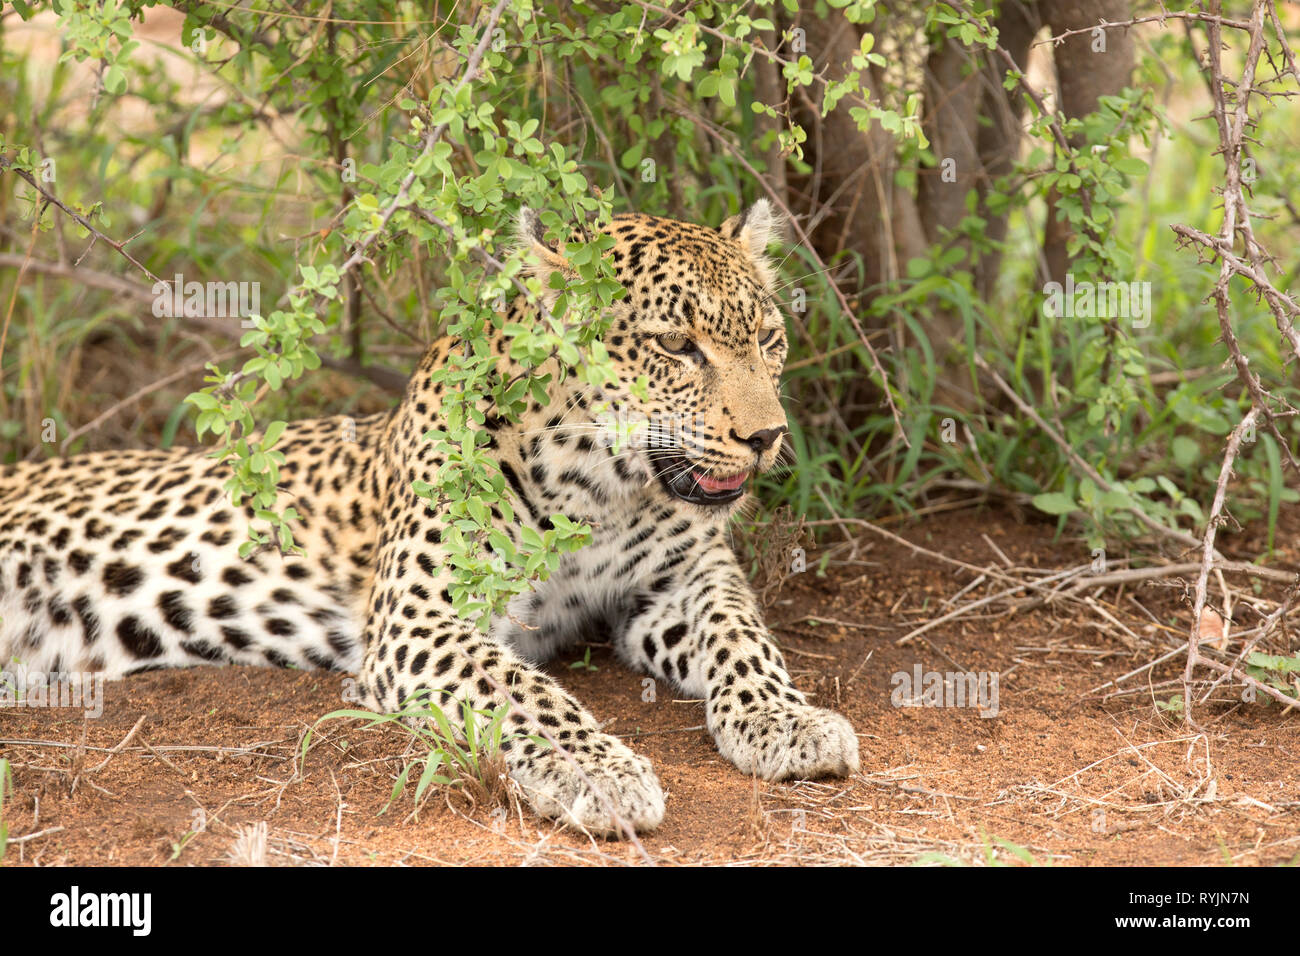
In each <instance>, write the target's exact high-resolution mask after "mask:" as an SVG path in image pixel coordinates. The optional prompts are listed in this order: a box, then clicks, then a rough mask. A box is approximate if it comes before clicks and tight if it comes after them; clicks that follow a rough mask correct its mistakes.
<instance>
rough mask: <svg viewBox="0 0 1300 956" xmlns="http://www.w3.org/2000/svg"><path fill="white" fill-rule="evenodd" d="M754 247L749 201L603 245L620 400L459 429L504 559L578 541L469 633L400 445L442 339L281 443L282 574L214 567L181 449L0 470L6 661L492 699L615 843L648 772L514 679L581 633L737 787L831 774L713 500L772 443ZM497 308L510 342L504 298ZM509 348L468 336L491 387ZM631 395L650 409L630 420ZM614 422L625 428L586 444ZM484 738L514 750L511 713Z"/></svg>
mask: <svg viewBox="0 0 1300 956" xmlns="http://www.w3.org/2000/svg"><path fill="white" fill-rule="evenodd" d="M777 225H778V224H777V223H776V221H775V218H774V216H773V214H772V212H771V210H770V208H769V207H768V205H767V204H766V203H765V202H760V203H759V204H757V205H756V206H754V207H752V208H751V209H750V210H749V211H748V212H747V213H744V214H742V215H740V216H737V217H734V218H732V219H730V220H728V221H727V222H726V223H724V224H723V225H722V227H720V228H719V229H717V230H714V229H709V228H705V227H701V226H696V225H690V224H687V223H680V222H674V221H671V220H666V219H659V218H654V217H651V216H645V215H627V216H619V217H616V218H615V219H614V221H613V223H612V224H611V226H610V227H608V229H609V232H610V234H611V235H612V237H613V238H614V240H615V243H616V244H615V247H614V249H613V251H612V253H611V254H612V257H613V263H614V266H615V268H616V270H617V274H618V277H619V279H620V281H621V282H622V283H623V285H624V286H625V288H626V289H627V295H626V297H625V298H623V299H622V300H621V301H620V302H619V303H618V304H617V305H616V306H615V307H614V309H613V312H612V324H611V326H610V328H609V331H608V332H607V333H606V335H605V338H604V343H605V345H606V347H607V348H608V350H609V353H610V355H611V357H612V360H613V363H614V366H615V368H616V370H617V372H618V375H619V380H618V381H617V382H616V383H613V384H610V385H606V386H605V387H603V388H599V389H597V388H593V387H591V386H589V385H586V384H583V383H581V382H580V381H579V380H578V379H577V378H575V377H573V376H569V377H568V378H566V379H565V380H564V381H563V383H561V384H556V385H553V386H552V394H551V396H550V402H549V403H548V404H546V405H545V406H543V405H539V404H536V403H534V404H532V405H531V406H530V407H529V409H528V410H527V412H526V413H525V414H524V415H523V417H522V420H520V421H519V422H516V423H508V422H505V421H503V420H502V419H501V418H499V417H497V416H496V415H494V414H492V410H491V409H485V424H484V426H483V427H484V428H485V429H486V430H487V431H488V433H489V435H490V438H489V444H488V448H489V450H490V452H491V454H492V455H493V457H494V458H495V460H496V462H497V463H498V465H499V467H500V470H501V473H502V474H503V475H504V477H505V482H506V485H507V487H508V488H509V489H510V493H511V496H512V505H513V511H514V514H513V516H512V518H511V520H506V518H505V516H503V515H502V514H501V512H500V511H496V512H495V513H494V519H495V521H496V525H497V527H499V528H500V529H501V530H502V531H503V532H504V533H505V534H507V535H509V536H510V537H511V538H512V539H514V538H515V536H516V535H517V534H518V532H519V527H520V526H521V525H528V526H530V527H532V528H535V529H545V528H547V527H549V524H550V520H551V516H553V515H555V514H565V515H567V516H569V517H571V518H575V519H581V520H585V521H587V522H589V523H590V524H591V526H592V528H593V529H594V540H593V542H592V544H591V545H590V546H588V547H586V548H584V549H582V550H581V551H579V552H576V553H574V554H572V555H567V556H565V557H564V558H563V560H562V561H561V563H560V565H559V568H558V569H557V570H556V571H555V572H554V573H553V574H552V575H551V577H550V578H549V580H547V581H545V582H539V583H537V584H536V585H535V586H534V588H533V589H532V590H531V591H530V592H529V593H526V594H523V595H520V596H518V597H517V598H515V599H514V600H513V602H512V603H511V605H510V607H509V613H508V614H506V615H504V616H501V617H499V618H498V619H495V620H494V623H493V625H492V627H491V630H490V633H489V634H483V633H482V632H480V631H478V630H476V629H475V628H474V627H472V626H471V625H469V624H467V623H466V622H465V621H463V620H462V619H461V618H460V617H459V616H458V615H457V614H456V612H455V611H454V609H453V608H452V605H451V599H450V598H451V596H450V594H449V591H448V587H447V586H448V583H449V576H448V573H447V571H446V565H447V562H446V560H445V557H444V553H443V551H442V545H441V536H442V532H443V530H444V527H445V524H444V515H443V514H442V513H439V512H435V511H431V510H430V509H429V508H428V507H427V505H426V502H425V500H424V499H421V498H419V497H418V496H417V495H416V494H415V493H414V492H413V491H412V488H411V485H412V482H413V481H415V480H417V479H420V480H424V481H426V482H428V481H432V480H433V478H434V473H435V471H436V469H437V468H438V467H439V466H440V465H441V464H442V461H441V459H440V458H439V456H438V454H437V452H436V447H435V445H433V444H431V443H429V442H427V441H425V440H424V439H423V436H424V435H425V433H426V432H427V431H428V430H429V429H431V428H436V427H438V424H439V421H440V417H439V416H440V408H441V404H442V397H443V396H442V386H440V385H435V384H432V383H431V382H430V372H431V371H433V370H434V369H435V368H437V367H438V366H439V365H440V364H441V363H443V362H445V361H446V359H447V356H448V354H449V353H450V352H451V351H452V350H454V349H457V348H459V347H460V344H459V343H458V342H456V341H452V340H443V341H440V342H437V343H435V344H434V345H433V346H432V347H431V348H430V349H429V350H428V352H427V353H426V355H425V356H424V358H423V360H422V361H421V363H420V365H419V368H418V369H417V371H416V373H415V374H414V376H413V377H412V379H411V382H410V384H409V386H408V388H407V390H406V394H405V397H404V398H403V400H402V402H401V403H400V405H398V407H397V408H395V409H394V410H393V411H391V412H389V413H384V414H379V415H373V416H370V417H367V418H361V419H357V420H352V419H348V418H342V417H334V418H322V419H316V420H313V421H304V422H298V423H296V424H293V425H291V426H290V427H289V428H288V429H287V430H286V431H285V434H284V437H283V439H282V440H281V443H280V447H281V448H282V450H283V451H284V453H285V463H284V466H283V468H282V481H281V484H280V502H281V503H282V504H292V505H293V506H294V507H295V508H296V509H297V510H298V512H299V513H300V514H301V515H302V519H301V521H300V522H299V524H298V526H297V527H296V529H295V536H296V538H297V540H298V541H299V542H300V543H301V545H302V546H303V548H304V549H305V555H303V556H284V557H282V556H280V555H279V554H278V553H267V552H263V553H260V554H255V555H253V556H252V557H250V558H248V559H247V560H240V559H239V558H238V555H237V547H238V545H239V543H240V541H241V540H243V537H244V528H245V526H246V523H247V521H248V520H249V515H248V514H246V513H245V510H244V509H242V508H241V509H236V508H234V507H232V506H231V505H230V502H229V499H228V497H227V496H225V495H224V494H223V493H222V491H221V485H222V482H223V481H224V480H225V477H226V467H225V466H224V465H222V464H220V463H218V462H215V461H213V460H212V459H210V458H207V457H205V456H204V454H203V452H202V451H192V450H173V451H122V452H108V453H97V454H89V455H81V456H77V457H74V458H69V459H64V460H56V461H49V462H44V463H33V464H20V465H17V466H13V467H10V468H6V469H4V471H3V472H0V615H2V616H3V622H2V623H0V653H3V655H4V658H3V659H4V660H5V661H8V660H10V659H11V658H17V659H19V660H20V661H21V662H22V663H23V664H25V665H26V666H27V667H28V668H30V669H33V670H44V671H74V670H79V671H101V672H105V673H106V674H107V675H108V676H110V677H119V676H122V675H124V674H129V673H131V672H133V671H137V670H141V669H148V668H156V667H174V666H188V665H194V664H230V663H234V664H273V665H277V666H296V667H304V668H330V669H334V670H340V671H349V672H356V673H357V674H358V685H359V687H360V689H361V694H362V697H363V699H364V702H365V704H366V705H367V706H369V707H371V708H373V709H375V710H378V711H384V712H390V711H393V710H395V709H397V708H398V707H399V706H400V705H401V703H402V702H403V701H404V700H406V699H408V698H409V697H410V696H411V695H414V694H416V693H417V692H422V691H434V692H438V693H442V692H446V693H447V694H449V695H450V696H452V697H454V698H458V699H468V700H470V701H471V702H472V703H473V704H474V705H475V706H477V707H491V706H496V705H498V704H499V703H501V700H502V698H501V695H500V691H499V689H498V688H506V689H508V690H509V692H510V693H511V694H512V695H513V696H514V697H515V698H516V699H517V700H518V701H519V702H520V703H521V704H522V705H523V706H524V707H525V708H526V709H527V710H528V711H530V712H531V713H532V714H534V715H536V716H537V718H538V719H539V720H540V722H541V723H542V724H543V725H544V726H546V727H547V728H548V729H549V731H550V732H551V733H552V734H553V735H554V737H555V738H556V739H557V740H558V741H559V742H560V743H561V744H562V745H563V747H564V748H565V749H566V750H567V751H569V752H570V753H571V754H572V756H573V757H574V758H576V761H577V764H578V765H579V766H580V767H581V768H582V771H583V772H582V773H579V772H578V771H577V770H575V769H574V767H573V765H572V763H571V762H570V761H567V760H565V759H563V757H562V755H560V754H557V753H556V752H555V751H554V750H552V749H550V748H548V747H542V746H539V745H538V744H536V743H534V742H533V741H531V740H528V739H527V738H525V737H520V738H518V739H516V740H514V741H512V742H511V743H509V744H507V746H506V759H507V763H508V765H509V768H510V772H511V774H512V776H513V777H514V778H515V779H516V780H517V781H518V782H519V783H520V784H521V785H522V786H523V788H524V790H525V792H526V793H528V794H529V796H530V799H531V801H532V803H533V805H534V807H535V808H536V809H537V810H538V812H540V813H542V814H544V815H546V816H550V817H555V818H558V819H561V820H563V821H565V822H567V823H569V824H571V825H576V826H581V827H585V828H587V829H589V830H592V831H595V832H612V831H613V830H614V829H615V824H616V821H615V819H614V818H613V817H611V816H610V813H609V809H608V808H607V806H606V802H607V801H609V802H612V806H613V808H614V809H615V811H616V812H617V813H618V815H619V816H621V817H623V818H624V819H626V820H627V821H630V822H631V823H632V824H633V825H634V826H636V827H637V828H638V829H643V830H644V829H649V828H652V827H654V826H655V825H657V824H658V823H659V822H660V820H661V818H662V816H663V812H664V798H663V792H662V790H661V788H660V785H659V782H658V780H657V778H656V777H655V774H654V772H653V770H652V769H651V767H650V765H649V763H648V762H647V761H646V760H645V759H644V758H643V757H640V756H638V755H637V754H636V753H634V752H633V751H632V750H631V749H630V748H629V747H628V746H627V745H626V744H624V743H622V742H621V741H619V740H618V739H616V738H615V737H613V736H611V735H609V734H606V733H604V732H602V729H601V724H600V722H599V721H598V720H597V719H596V718H595V717H594V716H593V715H591V714H590V713H588V712H587V711H586V710H585V709H584V708H583V707H582V705H581V704H579V703H578V702H577V701H576V700H575V699H574V698H573V697H572V696H571V695H570V694H569V693H567V692H566V691H565V690H564V689H563V688H562V687H561V686H560V685H559V684H558V683H557V682H556V681H554V680H552V679H551V678H550V677H548V676H546V675H545V674H543V673H542V672H541V671H539V670H538V669H537V668H536V667H535V664H536V663H538V662H540V661H543V660H545V659H546V658H548V657H550V656H552V655H554V654H555V653H556V652H557V651H558V650H560V649H562V648H563V647H564V646H565V645H566V644H567V643H570V642H572V641H574V640H575V639H576V638H578V637H579V636H580V635H581V633H582V632H583V628H584V627H586V626H589V625H590V624H591V623H593V622H602V623H604V624H605V625H607V626H608V627H609V629H610V631H611V632H612V634H613V638H614V646H615V648H616V650H617V653H618V655H619V657H620V658H621V659H622V660H623V661H624V662H626V664H627V665H628V666H630V667H633V668H636V669H637V670H640V671H644V672H646V673H648V674H650V675H652V676H653V677H655V678H657V679H660V680H664V681H667V682H669V683H670V684H671V685H673V686H675V687H676V688H678V689H679V690H680V692H681V693H683V694H685V695H687V696H690V697H698V698H700V699H703V700H704V701H705V714H706V720H707V724H708V728H709V730H710V732H711V733H712V735H713V737H714V739H715V741H716V742H717V746H718V749H719V750H720V751H721V753H722V754H723V755H724V756H726V757H727V758H728V759H729V760H731V761H732V762H733V763H734V764H735V765H736V766H737V767H738V768H740V770H742V771H743V772H745V773H747V774H757V775H758V776H760V777H763V778H766V779H771V780H780V779H786V778H797V777H814V776H818V775H823V774H845V773H849V772H853V771H856V770H857V768H858V744H857V739H856V737H855V735H854V732H853V729H852V727H851V726H850V725H849V723H848V722H847V721H846V720H845V719H844V718H843V717H841V716H839V715H837V714H834V713H832V712H830V711H827V710H822V709H819V708H816V707H813V706H811V705H809V704H808V702H807V700H806V698H805V696H804V694H803V693H801V692H800V691H799V690H798V689H797V688H796V687H795V686H794V684H793V682H792V681H791V680H790V677H789V675H788V673H787V671H786V666H785V661H784V660H783V658H782V654H781V651H780V650H779V649H778V647H777V645H776V643H775V642H774V641H773V639H772V637H771V635H770V634H769V632H768V630H767V628H766V627H765V626H764V624H763V620H762V615H761V613H760V611H759V608H758V606H757V604H756V602H755V599H754V596H753V593H752V592H751V590H750V588H749V586H748V584H747V582H746V581H745V578H744V575H743V573H742V572H741V570H740V568H739V567H738V565H737V561H736V558H735V556H734V555H733V553H732V551H731V549H730V547H729V545H728V541H727V533H726V522H727V518H728V515H729V514H730V513H731V512H732V511H733V510H734V507H735V500H737V499H738V498H739V495H740V494H741V489H740V488H739V487H735V488H734V490H733V486H738V483H739V481H740V476H743V475H746V474H747V473H751V472H753V471H761V470H764V469H766V468H769V467H771V466H772V465H773V464H774V463H775V461H776V458H777V455H778V454H779V450H780V444H781V441H780V439H781V435H782V434H783V433H784V431H785V428H786V426H785V416H784V413H783V412H782V410H781V407H780V403H779V399H778V394H777V388H778V376H779V374H780V370H781V366H782V364H783V362H784V359H785V354H786V342H785V334H784V323H783V319H782V316H781V314H780V312H779V311H778V309H777V308H776V306H775V304H774V303H773V299H772V295H771V284H772V273H771V270H770V268H769V266H768V264H767V262H766V260H765V259H764V250H765V248H766V246H767V244H768V242H769V240H770V239H772V238H773V234H774V233H775V231H776V229H777ZM521 234H522V236H523V237H524V241H525V242H527V243H528V244H529V245H530V246H531V247H532V251H533V254H534V261H535V262H536V263H537V267H536V268H537V271H538V273H539V275H540V277H541V278H543V279H548V278H549V276H550V274H551V273H552V272H555V271H559V272H561V273H565V272H567V271H568V269H569V266H568V263H567V262H566V261H565V260H564V259H563V257H562V255H561V254H560V253H559V252H557V251H556V249H555V248H554V247H552V246H550V245H548V244H547V243H546V242H545V241H544V237H543V236H542V233H541V229H540V226H539V225H538V223H537V220H536V217H535V216H533V215H532V214H530V213H528V212H527V211H525V213H524V214H523V215H522V216H521ZM508 313H509V314H508V315H507V316H506V318H507V320H508V321H514V322H524V321H531V320H532V319H531V318H530V313H529V307H528V306H527V304H526V302H525V301H524V300H523V299H522V298H521V299H519V300H518V301H516V302H515V303H513V304H512V305H511V306H510V307H509V309H508ZM507 346H508V342H507V341H506V340H505V339H503V338H501V337H500V336H498V337H497V338H495V339H494V340H493V347H494V349H495V352H496V354H497V356H498V361H499V364H500V367H501V369H502V370H503V371H505V372H507V373H508V372H510V371H511V370H512V369H513V368H514V366H513V365H512V363H511V361H510V359H509V358H508V354H507V352H508V348H507ZM684 346H687V347H684ZM641 375H644V376H646V377H647V379H648V382H649V388H648V391H647V393H646V394H645V396H644V397H641V398H638V397H637V396H636V395H634V394H633V389H632V388H631V387H630V386H631V385H632V383H633V382H635V380H636V379H637V377H638V376H641ZM557 380H558V377H557ZM611 420H612V421H614V422H620V423H626V422H628V421H629V420H635V421H637V422H645V423H648V424H646V425H645V426H644V427H638V426H635V425H634V426H632V427H630V428H627V429H626V430H625V433H624V435H623V437H624V439H626V440H624V441H609V440H607V438H608V436H609V434H610V427H609V423H610V421H611ZM710 489H712V490H710ZM719 489H720V490H719ZM489 678H490V679H489ZM509 719H510V721H511V722H512V726H518V727H519V728H520V729H526V728H525V718H524V717H523V716H522V715H521V714H519V713H514V714H512V715H511V717H510V718H509ZM593 786H594V787H595V788H596V789H597V790H599V791H601V794H597V793H595V792H593V789H592V788H593ZM601 795H603V796H604V797H605V798H607V800H602V799H600V796H601Z"/></svg>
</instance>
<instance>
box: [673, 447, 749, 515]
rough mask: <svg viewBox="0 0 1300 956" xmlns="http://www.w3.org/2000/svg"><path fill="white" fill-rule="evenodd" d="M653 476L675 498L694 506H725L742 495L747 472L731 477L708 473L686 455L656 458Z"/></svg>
mask: <svg viewBox="0 0 1300 956" xmlns="http://www.w3.org/2000/svg"><path fill="white" fill-rule="evenodd" d="M654 470H655V474H656V475H658V476H659V481H660V483H661V484H662V485H663V486H664V489H665V490H666V491H667V492H668V493H669V494H670V495H672V496H673V497H674V498H677V499H679V500H680V501H686V502H689V503H691V504H693V505H705V506H711V505H726V504H730V503H731V502H733V501H735V500H737V499H738V498H740V497H742V496H743V495H744V494H745V482H746V481H748V480H749V475H750V473H749V471H742V472H740V473H738V474H734V475H714V474H709V473H708V472H707V471H705V470H704V469H703V468H700V467H699V466H698V465H696V464H695V463H694V462H693V461H691V459H689V458H687V457H686V456H685V455H667V456H664V455H657V456H655V459H654Z"/></svg>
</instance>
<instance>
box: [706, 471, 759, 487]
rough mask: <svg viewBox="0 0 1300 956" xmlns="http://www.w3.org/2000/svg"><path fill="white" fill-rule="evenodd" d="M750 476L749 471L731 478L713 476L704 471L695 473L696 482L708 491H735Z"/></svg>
mask: <svg viewBox="0 0 1300 956" xmlns="http://www.w3.org/2000/svg"><path fill="white" fill-rule="evenodd" d="M748 477H749V472H747V471H743V472H741V473H740V474H739V475H734V476H733V477H731V478H711V477H709V476H708V475H706V474H705V473H704V472H702V471H697V472H696V473H695V481H696V483H697V484H698V485H699V486H700V487H701V488H703V489H704V490H705V491H708V492H718V491H735V490H736V489H737V488H739V487H740V486H741V485H743V484H744V483H745V479H746V478H748Z"/></svg>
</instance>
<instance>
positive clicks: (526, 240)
mask: <svg viewBox="0 0 1300 956" xmlns="http://www.w3.org/2000/svg"><path fill="white" fill-rule="evenodd" d="M516 234H517V235H518V237H519V244H520V245H521V246H523V248H524V249H526V250H527V251H528V252H530V253H531V254H532V258H533V259H535V260H536V262H537V264H538V265H537V266H534V267H533V268H532V274H533V275H535V276H537V278H539V279H541V280H542V284H543V285H546V283H547V280H548V279H550V277H551V273H552V272H563V273H565V274H566V275H568V274H572V272H573V267H572V266H571V265H569V261H568V260H567V259H565V258H564V256H563V255H562V254H561V253H560V251H559V250H558V249H557V248H556V247H555V244H554V243H551V242H547V241H546V227H545V226H543V225H542V220H541V217H540V216H538V215H537V212H536V210H533V209H529V208H528V207H527V206H522V207H520V209H519V218H518V220H517V226H516Z"/></svg>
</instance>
